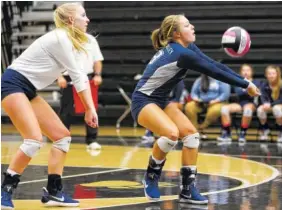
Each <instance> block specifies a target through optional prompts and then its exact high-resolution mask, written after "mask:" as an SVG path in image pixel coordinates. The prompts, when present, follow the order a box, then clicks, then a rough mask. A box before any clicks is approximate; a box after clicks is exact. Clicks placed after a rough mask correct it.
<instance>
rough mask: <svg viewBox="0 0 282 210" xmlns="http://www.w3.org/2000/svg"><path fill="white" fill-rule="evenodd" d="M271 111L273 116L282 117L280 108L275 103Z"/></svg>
mask: <svg viewBox="0 0 282 210" xmlns="http://www.w3.org/2000/svg"><path fill="white" fill-rule="evenodd" d="M272 113H273V116H274V117H275V118H280V117H282V108H281V107H280V106H277V105H275V106H273V108H272Z"/></svg>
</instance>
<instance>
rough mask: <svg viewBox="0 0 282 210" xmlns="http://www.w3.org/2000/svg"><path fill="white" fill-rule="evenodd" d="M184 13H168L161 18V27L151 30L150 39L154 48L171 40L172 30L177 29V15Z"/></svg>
mask: <svg viewBox="0 0 282 210" xmlns="http://www.w3.org/2000/svg"><path fill="white" fill-rule="evenodd" d="M180 16H184V15H182V14H181V15H169V16H167V17H165V19H164V20H163V22H162V24H161V27H160V28H157V29H155V30H154V31H153V32H152V35H151V40H152V44H153V47H154V48H155V50H159V49H161V48H163V47H165V46H166V45H167V44H168V43H170V42H171V41H172V40H173V32H174V31H178V30H179V17H180Z"/></svg>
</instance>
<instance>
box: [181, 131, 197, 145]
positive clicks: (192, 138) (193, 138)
mask: <svg viewBox="0 0 282 210" xmlns="http://www.w3.org/2000/svg"><path fill="white" fill-rule="evenodd" d="M182 142H183V146H185V147H187V148H191V149H197V148H198V147H199V145H200V134H199V133H194V134H192V135H189V136H185V137H184V138H183V139H182Z"/></svg>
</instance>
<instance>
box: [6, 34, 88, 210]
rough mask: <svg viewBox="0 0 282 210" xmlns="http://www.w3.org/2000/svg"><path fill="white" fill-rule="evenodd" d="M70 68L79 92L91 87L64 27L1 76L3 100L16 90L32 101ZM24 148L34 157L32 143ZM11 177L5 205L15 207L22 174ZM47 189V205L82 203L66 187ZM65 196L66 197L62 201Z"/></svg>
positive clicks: (65, 142) (64, 146)
mask: <svg viewBox="0 0 282 210" xmlns="http://www.w3.org/2000/svg"><path fill="white" fill-rule="evenodd" d="M66 70H67V71H68V73H69V75H70V77H71V78H72V81H73V84H74V86H75V88H76V90H77V91H78V92H80V91H83V90H85V89H87V88H88V78H87V76H86V74H85V73H84V72H83V69H82V68H81V67H80V66H79V65H78V64H77V61H76V57H75V50H74V47H73V44H72V42H71V41H70V39H69V37H68V35H67V32H66V31H65V30H63V29H55V30H53V31H51V32H49V33H47V34H45V35H43V36H42V37H40V38H38V39H37V40H35V41H34V42H33V43H32V44H31V45H30V46H29V47H28V48H27V49H26V50H25V51H24V52H23V53H22V54H21V55H20V56H19V57H18V58H17V59H15V60H14V61H13V63H12V64H11V65H10V66H9V67H8V68H7V70H6V71H5V72H4V74H3V75H2V79H1V86H2V88H1V99H2V100H3V99H5V97H6V96H8V95H10V94H13V93H24V94H25V95H26V96H27V98H28V99H29V100H30V101H31V100H32V99H34V98H35V97H36V95H37V94H36V91H37V90H40V89H43V88H45V87H47V86H48V85H50V84H52V83H53V82H54V81H55V80H56V79H57V78H58V77H59V76H60V75H61V74H62V73H63V72H64V71H66ZM27 120H28V119H27ZM46 120H48V119H46ZM70 141H71V138H70V137H65V138H64V139H62V141H61V140H59V141H56V142H54V143H53V146H54V147H56V148H58V149H60V150H62V151H64V152H67V151H68V150H69V144H70ZM26 144H28V145H30V146H31V145H33V144H39V143H36V142H35V141H28V140H25V141H24V144H23V145H26ZM20 148H21V150H22V151H23V152H24V153H25V154H26V155H27V156H29V157H32V154H31V153H30V152H31V151H30V150H28V149H26V148H29V147H28V146H21V147H20ZM37 148H38V145H37ZM39 148H40V147H39ZM9 176H11V175H9ZM6 177H8V176H7V174H6ZM7 179H8V178H7ZM9 180H10V181H9V182H11V180H13V183H14V184H13V185H11V184H7V185H2V188H1V194H2V195H1V196H2V197H1V206H2V207H9V208H12V207H13V203H12V201H11V196H12V191H13V189H14V188H16V186H17V184H18V183H19V181H20V180H19V175H14V176H11V178H9ZM43 191H44V194H43V197H42V202H43V203H44V204H46V205H54V204H58V205H62V206H78V204H79V202H78V201H76V200H73V199H72V198H70V197H68V196H67V195H66V194H65V193H63V191H62V189H60V190H58V191H57V193H56V194H53V195H50V194H49V192H48V191H47V189H46V188H43ZM62 197H63V198H64V199H63V200H60V199H61V198H62Z"/></svg>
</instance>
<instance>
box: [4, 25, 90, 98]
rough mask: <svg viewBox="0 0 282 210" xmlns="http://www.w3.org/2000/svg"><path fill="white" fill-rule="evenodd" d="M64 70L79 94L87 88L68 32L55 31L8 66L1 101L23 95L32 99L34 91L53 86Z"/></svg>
mask: <svg viewBox="0 0 282 210" xmlns="http://www.w3.org/2000/svg"><path fill="white" fill-rule="evenodd" d="M66 69H67V71H68V72H69V75H70V77H71V78H72V81H73V84H74V86H75V88H76V90H77V91H78V92H80V91H82V90H84V89H86V88H87V84H88V79H87V77H86V75H85V73H83V71H82V68H81V67H79V66H78V65H77V62H76V59H75V53H74V51H73V45H72V43H71V41H70V40H69V38H68V36H67V33H66V32H65V31H64V30H62V29H55V30H53V31H51V32H49V33H47V34H45V35H43V36H42V37H40V38H38V39H37V40H35V41H34V42H33V43H32V44H31V45H30V46H29V47H28V48H27V49H26V50H25V51H24V52H23V53H22V54H21V55H20V56H19V57H18V58H17V59H15V60H14V61H13V63H12V64H11V65H10V66H8V68H7V70H6V71H5V72H4V74H3V75H2V80H1V87H2V88H1V99H2V100H3V99H4V98H5V97H6V96H7V95H9V94H12V93H17V92H22V93H24V94H26V96H27V97H28V99H29V100H32V99H33V98H35V97H36V90H41V89H43V88H45V87H47V86H48V85H50V84H52V83H53V82H54V81H55V80H56V79H57V78H58V77H59V76H60V75H61V74H62V73H63V72H64V71H66Z"/></svg>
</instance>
